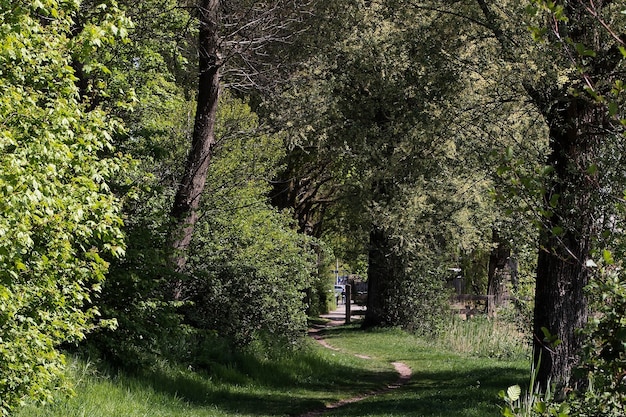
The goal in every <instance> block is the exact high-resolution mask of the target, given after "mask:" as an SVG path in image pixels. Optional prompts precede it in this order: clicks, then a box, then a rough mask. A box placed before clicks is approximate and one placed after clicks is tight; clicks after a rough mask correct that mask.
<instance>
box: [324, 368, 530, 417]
mask: <svg viewBox="0 0 626 417" xmlns="http://www.w3.org/2000/svg"><path fill="white" fill-rule="evenodd" d="M527 377H528V372H526V371H524V370H521V369H519V368H514V367H482V368H481V367H478V368H475V369H471V370H469V372H468V371H465V372H461V373H458V372H414V374H413V378H412V380H411V382H410V383H409V384H408V385H406V386H405V387H403V388H402V389H400V390H397V391H393V392H391V393H389V394H387V395H383V396H379V397H373V398H369V399H367V400H365V401H363V402H359V403H354V404H350V405H349V406H346V407H344V408H342V409H341V410H337V411H336V412H333V413H332V414H328V415H329V416H361V417H362V416H412V417H449V416H454V417H496V416H501V412H500V408H499V406H500V405H504V403H503V402H502V401H501V400H500V399H499V397H498V395H497V393H498V392H499V391H500V390H503V389H504V390H505V389H506V388H507V387H508V386H510V385H513V384H518V383H520V381H525V380H526V379H527Z"/></svg>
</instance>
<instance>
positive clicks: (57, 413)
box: [17, 324, 528, 417]
mask: <svg viewBox="0 0 626 417" xmlns="http://www.w3.org/2000/svg"><path fill="white" fill-rule="evenodd" d="M456 325H459V326H462V324H456ZM477 326H478V325H477ZM455 332H456V330H455ZM457 334H460V333H457ZM472 334H473V335H474V336H476V335H482V333H480V332H478V331H474V332H473V333H471V332H468V333H465V336H463V337H466V338H468V337H472ZM325 337H326V339H327V341H328V342H329V343H330V344H331V345H333V346H335V347H337V348H339V349H340V351H331V350H328V349H325V348H322V347H321V346H318V345H317V344H316V343H314V342H311V346H310V347H309V348H307V349H304V350H302V351H300V352H297V353H294V354H289V355H284V356H283V357H281V358H279V359H275V360H271V361H270V360H266V359H260V358H257V357H255V356H251V355H247V356H240V357H239V358H238V360H237V361H236V362H233V363H231V364H222V365H219V364H215V365H214V366H213V367H212V368H211V369H210V370H208V371H206V372H196V371H193V370H189V369H184V368H179V367H176V366H174V365H172V364H167V363H161V364H155V365H154V366H152V367H151V368H150V369H145V370H143V371H142V372H140V373H135V374H125V373H114V372H111V371H106V370H103V369H99V368H98V367H96V366H95V365H94V364H91V363H88V362H84V361H79V360H72V361H71V366H70V370H71V375H72V378H73V380H74V381H75V383H76V392H77V395H76V397H74V398H72V399H69V400H62V401H60V402H59V403H57V404H55V405H52V406H46V407H34V406H31V407H28V408H26V409H24V410H23V411H22V412H21V413H19V414H17V416H18V417H78V416H81V417H83V416H84V417H117V416H119V417H122V416H123V417H140V416H141V417H143V416H146V417H147V416H150V417H161V416H163V417H165V416H167V417H178V416H181V417H182V416H185V417H196V416H198V417H199V416H202V417H208V416H215V417H221V416H286V415H300V414H302V413H304V412H306V411H310V410H316V409H319V408H321V407H323V406H324V405H325V404H329V403H332V402H335V401H337V400H339V399H343V398H349V397H352V396H355V395H358V394H359V393H363V392H368V391H371V390H373V389H375V388H378V387H380V386H383V385H385V384H387V383H390V382H392V381H395V380H396V374H395V373H394V372H393V368H392V366H391V365H390V363H391V362H393V361H402V362H404V363H406V364H407V365H409V366H410V367H411V369H412V370H413V377H412V379H411V381H410V382H409V383H408V384H407V385H406V386H404V387H402V388H400V389H397V390H394V391H391V392H388V393H385V394H384V395H379V396H375V397H370V398H367V399H365V400H363V401H361V402H358V403H353V404H349V405H346V406H344V407H341V408H338V409H336V410H333V412H332V413H328V414H327V415H330V416H373V417H376V416H379V417H383V416H385V417H393V416H416V417H422V416H423V417H439V416H441V417H443V416H446V417H447V416H459V417H489V416H494V417H495V416H499V415H500V412H499V408H498V404H499V399H498V397H497V393H498V391H500V390H501V389H506V388H507V387H508V386H510V385H513V384H516V383H517V384H522V385H523V384H525V381H526V380H527V377H528V375H527V374H528V372H527V368H528V361H527V360H526V359H524V356H523V355H522V356H518V357H517V358H515V359H503V358H508V357H509V356H503V357H501V358H493V357H485V356H482V357H481V356H476V355H474V354H473V353H472V351H473V349H469V351H468V352H463V353H458V352H455V351H454V349H456V347H454V348H453V347H448V348H446V347H445V346H444V347H442V341H441V340H436V341H432V340H430V341H425V340H424V339H420V338H417V337H415V336H412V335H409V334H406V333H404V332H402V331H399V330H395V329H387V330H375V331H367V332H365V331H361V330H359V329H358V327H357V326H356V325H352V326H341V327H338V328H332V329H328V330H326V331H325ZM481 337H482V336H481ZM354 353H359V354H365V355H368V356H370V357H371V359H361V358H357V357H355V356H354ZM325 415H326V414H325Z"/></svg>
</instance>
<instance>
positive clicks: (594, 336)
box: [571, 262, 626, 417]
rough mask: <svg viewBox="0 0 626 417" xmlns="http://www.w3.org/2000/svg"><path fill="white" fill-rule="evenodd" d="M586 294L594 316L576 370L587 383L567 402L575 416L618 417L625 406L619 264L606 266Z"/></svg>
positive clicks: (625, 291)
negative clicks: (583, 388) (585, 387)
mask: <svg viewBox="0 0 626 417" xmlns="http://www.w3.org/2000/svg"><path fill="white" fill-rule="evenodd" d="M611 263H612V262H611ZM588 293H589V296H590V297H591V298H592V300H593V302H592V306H593V307H594V315H593V317H592V319H591V320H590V322H589V325H588V326H587V328H586V329H585V334H586V336H587V343H586V344H585V347H584V353H583V358H582V365H581V368H580V369H579V372H581V373H583V375H584V377H585V378H587V379H588V386H587V389H586V390H582V392H578V393H577V395H575V396H573V398H572V399H571V403H572V406H573V409H574V410H575V415H577V416H589V415H593V416H606V417H609V416H611V417H613V416H621V415H624V412H625V405H626V386H625V384H624V375H626V321H625V320H626V319H625V318H624V317H625V316H626V285H625V281H624V272H623V270H622V267H621V265H619V266H618V265H606V267H605V268H604V269H603V271H602V272H601V273H599V274H597V277H596V278H595V279H594V280H593V281H592V282H591V283H590V284H589V288H588Z"/></svg>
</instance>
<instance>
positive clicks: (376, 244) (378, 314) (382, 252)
mask: <svg viewBox="0 0 626 417" xmlns="http://www.w3.org/2000/svg"><path fill="white" fill-rule="evenodd" d="M388 243H389V242H388V239H387V237H386V236H385V232H384V230H382V229H381V228H380V227H377V226H373V227H372V230H371V231H370V244H369V254H368V257H369V259H368V270H367V309H366V311H365V318H364V319H363V325H362V326H363V327H364V328H368V327H374V326H381V325H384V324H385V309H386V307H385V293H386V291H385V283H386V281H387V280H388V276H387V275H388V274H389V273H390V272H389V271H390V267H389V262H388V253H387V252H388V250H387V246H388Z"/></svg>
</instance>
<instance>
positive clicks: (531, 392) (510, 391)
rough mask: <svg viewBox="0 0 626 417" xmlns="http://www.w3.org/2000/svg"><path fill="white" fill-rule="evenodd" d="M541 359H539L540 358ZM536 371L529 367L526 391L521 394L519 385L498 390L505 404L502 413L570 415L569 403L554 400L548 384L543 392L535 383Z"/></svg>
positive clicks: (547, 416)
mask: <svg viewBox="0 0 626 417" xmlns="http://www.w3.org/2000/svg"><path fill="white" fill-rule="evenodd" d="M540 360H541V359H540ZM536 377H537V371H536V369H535V368H534V365H533V368H532V369H531V377H530V383H529V388H528V391H527V392H526V394H525V395H522V389H521V388H520V386H519V385H511V386H510V387H509V388H507V390H506V392H505V391H500V392H499V396H500V398H501V399H503V400H504V402H505V403H506V406H504V407H502V415H503V416H505V417H567V416H569V415H570V411H571V408H570V405H569V404H568V403H567V402H564V401H556V400H555V398H554V395H553V392H552V388H551V387H550V385H549V386H548V389H547V390H546V391H545V392H540V388H539V386H538V385H536V384H535V379H536Z"/></svg>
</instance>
